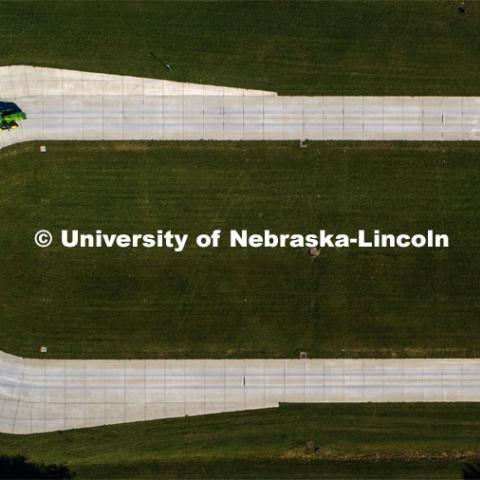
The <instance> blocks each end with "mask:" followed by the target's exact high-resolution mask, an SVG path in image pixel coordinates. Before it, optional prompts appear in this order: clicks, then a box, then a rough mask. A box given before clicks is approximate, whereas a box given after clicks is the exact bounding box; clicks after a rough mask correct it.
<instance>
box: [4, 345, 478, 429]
mask: <svg viewBox="0 0 480 480" xmlns="http://www.w3.org/2000/svg"><path fill="white" fill-rule="evenodd" d="M473 401H480V360H476V359H444V360H443V359H428V360H414V359H408V360H405V359H403V360H402V359H398V360H397V359H391V360H390V359H389V360H383V359H378V360H373V359H371V360H348V359H332V360H317V359H307V360H253V359H250V360H124V361H122V360H41V359H37V360H35V359H23V358H19V357H15V356H12V355H8V354H5V353H0V432H5V433H18V434H27V433H35V432H48V431H55V430H66V429H72V428H81V427H92V426H98V425H105V424H114V423H124V422H133V421H140V420H150V419H159V418H169V417H182V416H185V415H203V414H207V413H219V412H232V411H240V410H248V409H259V408H269V407H278V405H279V403H280V402H292V403H298V402H301V403H303V402H312V403H320V402H473Z"/></svg>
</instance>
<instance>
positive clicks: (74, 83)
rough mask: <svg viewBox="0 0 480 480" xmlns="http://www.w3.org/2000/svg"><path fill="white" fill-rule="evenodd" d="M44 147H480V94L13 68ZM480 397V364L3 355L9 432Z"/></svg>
mask: <svg viewBox="0 0 480 480" xmlns="http://www.w3.org/2000/svg"><path fill="white" fill-rule="evenodd" d="M0 95H1V97H2V99H3V100H4V101H9V102H11V101H13V102H15V103H17V104H18V105H19V106H20V108H22V110H24V111H25V112H26V113H27V115H28V120H26V121H24V122H22V124H21V126H20V128H19V129H16V130H13V131H8V132H2V134H1V135H0V148H3V147H6V146H8V145H11V144H14V143H18V142H25V141H31V140H201V139H204V140H299V139H300V140H301V139H312V140H480V97H291V96H284V97H282V96H278V95H276V94H275V93H274V92H263V91H257V90H244V89H235V88H227V87H215V86H208V85H196V84H183V83H176V82H169V81H165V80H150V79H141V78H134V77H121V76H116V75H105V74H95V73H85V72H76V71H68V70H56V69H49V68H38V67H28V66H12V67H0ZM479 400H480V360H476V359H422V360H414V359H408V360H407V359H389V360H384V359H381V360H380V359H378V360H373V359H371V360H348V359H334V360H320V359H318V360H317V359H312V360H125V361H118V360H116V361H113V360H112V361H109V360H41V359H23V358H19V357H15V356H12V355H8V354H6V353H1V352H0V432H4V433H19V434H27V433H37V432H47V431H56V430H65V429H71V428H82V427H92V426H98V425H105V424H113V423H123V422H132V421H139V420H148V419H157V418H167V417H180V416H184V415H201V414H207V413H217V412H227V411H239V410H246V409H257V408H268V407H277V406H278V405H279V403H280V402H369V401H371V402H390V401H392V402H435V401H442V402H470V401H479Z"/></svg>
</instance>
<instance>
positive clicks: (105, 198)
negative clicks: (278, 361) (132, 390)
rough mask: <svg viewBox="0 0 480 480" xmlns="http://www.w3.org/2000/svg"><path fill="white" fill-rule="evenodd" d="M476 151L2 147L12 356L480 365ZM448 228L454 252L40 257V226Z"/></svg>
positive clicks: (52, 250) (4, 278)
mask: <svg viewBox="0 0 480 480" xmlns="http://www.w3.org/2000/svg"><path fill="white" fill-rule="evenodd" d="M479 184H480V171H479V169H478V148H477V147H476V145H474V144H469V143H463V144H449V146H448V148H447V147H446V145H445V144H441V143H436V144H389V143H378V144H374V143H373V144H361V145H358V144H356V145H355V144H348V143H318V144H310V146H309V147H308V148H306V149H300V148H299V146H298V144H297V143H275V144H266V143H222V144H218V143H217V144H215V143H183V144H181V146H180V145H179V144H178V143H156V144H155V143H150V144H148V143H131V144H121V143H116V144H108V143H81V144H79V143H50V144H48V153H47V154H40V153H38V145H36V144H27V145H21V146H18V147H15V148H10V149H7V150H4V151H2V152H0V198H1V200H0V218H1V219H2V227H1V229H2V233H1V236H0V265H1V270H0V326H1V330H2V336H1V339H0V349H2V350H5V351H8V352H12V353H17V354H23V355H27V356H38V354H39V353H38V352H39V347H40V346H41V345H47V346H48V349H49V352H48V355H49V356H52V357H107V358H109V357H120V358H127V357H152V358H153V357H173V358H175V357H177V358H178V357H200V358H204V357H217V358H218V357H296V356H298V354H299V351H301V350H306V351H308V352H309V353H310V354H311V355H312V356H316V357H340V356H343V357H355V356H358V357H379V356H380V357H382V356H385V357H390V356H402V357H425V356H438V357H441V356H448V357H452V356H462V357H464V356H478V355H479V354H480V347H479V345H478V342H475V341H474V340H472V339H475V338H476V337H477V332H478V318H479V317H478V316H479V310H480V305H479V302H478V284H479V280H480V268H479V267H480V266H479V261H480V260H479V259H478V255H477V245H478V240H477V233H478V228H477V225H478V222H477V212H478V209H479V206H480V205H479V201H480V198H479V196H478V185H479ZM41 228H47V229H50V230H51V231H52V232H53V233H54V235H56V236H57V238H58V233H59V230H60V229H61V228H78V229H80V230H81V231H90V232H92V231H94V230H95V229H97V228H100V229H102V230H103V231H104V232H108V233H134V232H142V233H143V232H150V231H156V230H157V228H163V229H165V230H166V229H167V228H168V229H172V230H174V231H180V232H187V233H190V234H191V235H195V234H197V233H200V232H205V231H207V232H208V231H211V230H213V229H214V228H221V229H222V230H224V231H228V230H229V229H230V228H235V229H242V228H246V229H248V230H249V231H250V232H255V231H257V232H258V231H263V230H264V229H265V228H269V229H271V230H272V231H275V232H303V233H306V232H309V231H317V230H318V229H319V228H325V229H327V230H330V231H334V232H343V231H345V232H347V233H350V232H351V233H353V232H354V231H356V230H357V229H359V228H365V229H366V230H367V231H368V230H370V229H373V228H380V229H381V230H382V231H385V232H394V233H395V232H396V233H400V232H403V231H406V232H417V231H418V232H424V231H425V230H426V229H427V228H432V229H434V230H435V231H438V232H441V233H447V234H448V235H449V236H450V242H451V246H450V248H448V249H431V250H428V249H420V250H416V249H406V250H402V249H384V250H360V249H337V250H334V249H327V250H325V251H324V252H323V253H322V255H321V256H320V257H318V258H316V259H315V260H313V259H312V258H310V257H309V256H308V254H307V252H306V251H305V250H301V249H284V250H281V249H260V250H256V249H231V248H229V247H227V246H226V245H225V244H223V245H222V246H221V247H220V248H218V249H205V250H201V249H199V248H196V247H195V246H188V247H187V248H186V250H185V251H184V252H183V253H173V252H171V251H166V250H163V249H150V250H147V249H126V250H125V249H119V248H114V249H83V250H82V249H74V250H68V249H65V248H62V247H60V246H59V245H55V244H54V245H52V246H51V247H49V248H47V249H43V250H42V249H40V248H37V247H36V246H35V245H34V242H33V236H34V233H35V232H36V231H37V230H39V229H41Z"/></svg>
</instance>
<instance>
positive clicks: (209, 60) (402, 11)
mask: <svg viewBox="0 0 480 480" xmlns="http://www.w3.org/2000/svg"><path fill="white" fill-rule="evenodd" d="M459 5H460V0H441V1H438V0H430V1H421V2H419V1H416V0H408V1H407V0H402V1H401V2H395V1H390V0H387V1H371V0H357V1H342V2H338V1H336V0H333V1H319V2H297V1H291V2H275V1H274V2H249V1H235V2H191V1H190V2H188V1H187V2H166V1H162V2H151V1H143V2H139V1H122V2H107V1H104V2H76V1H70V2H58V1H42V2H36V1H34V0H31V1H22V2H14V1H3V2H2V22H3V24H4V25H8V28H6V29H5V32H4V34H3V36H2V49H1V52H0V64H2V65H10V64H28V65H39V66H48V67H58V68H70V69H80V70H88V71H96V72H109V73H117V74H128V75H136V76H145V77H155V78H167V79H169V80H177V81H188V82H201V83H207V84H220V85H230V86H236V87H248V88H262V89H269V90H274V91H278V92H280V93H282V94H297V95H298V94H303V95H422V94H423V95H480V56H479V55H478V52H479V50H480V37H479V35H478V31H479V30H480V4H479V3H478V2H475V1H467V7H466V12H465V13H464V14H461V13H460V12H459V10H458V7H459ZM165 64H169V65H170V66H171V70H168V69H167V67H166V66H165Z"/></svg>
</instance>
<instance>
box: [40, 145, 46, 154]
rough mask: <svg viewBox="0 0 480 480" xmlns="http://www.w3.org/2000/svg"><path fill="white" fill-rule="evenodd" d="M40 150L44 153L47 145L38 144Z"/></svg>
mask: <svg viewBox="0 0 480 480" xmlns="http://www.w3.org/2000/svg"><path fill="white" fill-rule="evenodd" d="M40 151H41V152H42V153H45V152H46V151H47V147H46V146H45V145H40Z"/></svg>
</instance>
